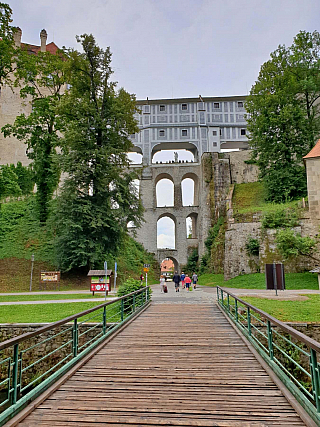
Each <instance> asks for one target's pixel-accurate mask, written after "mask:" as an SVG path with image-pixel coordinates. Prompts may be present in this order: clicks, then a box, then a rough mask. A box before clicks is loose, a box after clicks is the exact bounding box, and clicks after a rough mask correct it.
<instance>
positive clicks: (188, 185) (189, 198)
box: [181, 178, 195, 206]
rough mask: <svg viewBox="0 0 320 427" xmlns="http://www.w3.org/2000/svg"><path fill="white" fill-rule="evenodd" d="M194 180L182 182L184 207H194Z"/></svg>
mask: <svg viewBox="0 0 320 427" xmlns="http://www.w3.org/2000/svg"><path fill="white" fill-rule="evenodd" d="M194 187H195V185H194V180H193V179H191V178H185V179H184V180H183V181H181V192H182V206H194Z"/></svg>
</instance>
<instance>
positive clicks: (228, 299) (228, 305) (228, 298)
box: [227, 294, 230, 313]
mask: <svg viewBox="0 0 320 427" xmlns="http://www.w3.org/2000/svg"><path fill="white" fill-rule="evenodd" d="M227 307H228V313H230V297H229V294H227Z"/></svg>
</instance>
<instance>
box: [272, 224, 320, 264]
mask: <svg viewBox="0 0 320 427" xmlns="http://www.w3.org/2000/svg"><path fill="white" fill-rule="evenodd" d="M276 244H277V249H278V251H279V253H280V254H281V255H282V256H283V258H284V259H291V258H296V257H298V256H300V255H302V256H306V257H309V258H312V259H315V260H317V261H319V260H318V259H317V258H315V257H314V256H313V253H314V252H315V250H316V245H317V241H316V240H315V239H312V238H311V237H309V236H306V237H302V236H300V235H299V234H296V233H295V232H294V231H293V230H290V229H284V230H279V231H278V233H277V236H276Z"/></svg>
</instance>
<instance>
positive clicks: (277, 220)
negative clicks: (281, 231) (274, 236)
mask: <svg viewBox="0 0 320 427" xmlns="http://www.w3.org/2000/svg"><path fill="white" fill-rule="evenodd" d="M298 224H299V211H298V209H297V208H287V209H285V208H282V209H277V210H275V211H272V212H268V213H266V214H265V216H264V218H263V220H262V227H263V228H284V227H289V228H292V227H295V226H297V225H298Z"/></svg>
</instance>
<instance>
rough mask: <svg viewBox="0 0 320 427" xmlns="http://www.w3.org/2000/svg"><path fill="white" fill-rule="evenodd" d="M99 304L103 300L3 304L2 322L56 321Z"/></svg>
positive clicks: (1, 311) (0, 320) (0, 313)
mask: <svg viewBox="0 0 320 427" xmlns="http://www.w3.org/2000/svg"><path fill="white" fill-rule="evenodd" d="M99 304H101V302H95V303H94V302H76V303H62V304H38V305H36V304H35V305H32V304H30V305H10V306H1V309H0V323H46V322H56V321H58V320H61V319H64V318H65V317H68V316H72V315H73V314H76V313H80V312H81V311H85V310H88V309H89V308H91V307H94V306H96V305H99Z"/></svg>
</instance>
